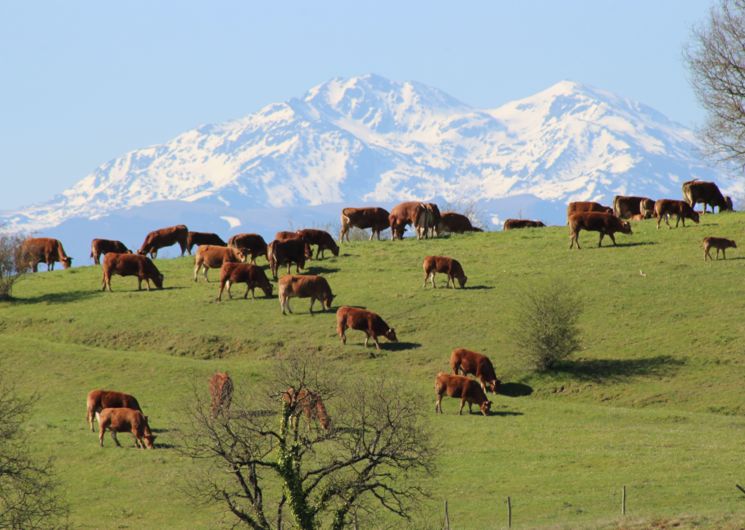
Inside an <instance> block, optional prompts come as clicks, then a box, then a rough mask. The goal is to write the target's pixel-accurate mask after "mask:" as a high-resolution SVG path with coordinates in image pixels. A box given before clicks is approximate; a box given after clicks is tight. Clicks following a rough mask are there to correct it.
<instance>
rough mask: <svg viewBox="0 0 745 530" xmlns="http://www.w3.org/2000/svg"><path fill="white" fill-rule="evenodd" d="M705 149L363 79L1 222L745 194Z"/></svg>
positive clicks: (128, 164) (682, 132)
mask: <svg viewBox="0 0 745 530" xmlns="http://www.w3.org/2000/svg"><path fill="white" fill-rule="evenodd" d="M697 148H698V143H697V140H696V138H695V136H694V134H693V133H692V132H691V131H690V130H688V129H686V128H685V127H683V126H681V125H679V124H677V123H674V122H672V121H670V120H669V119H667V118H666V117H665V116H663V115H662V114H660V113H659V112H657V111H655V110H653V109H651V108H649V107H646V106H644V105H642V104H639V103H636V102H633V101H629V100H627V99H624V98H621V97H619V96H616V95H614V94H611V93H608V92H605V91H603V90H598V89H594V88H590V87H587V86H583V85H580V84H577V83H573V82H569V81H562V82H560V83H557V84H555V85H553V86H551V87H549V88H548V89H546V90H544V91H543V92H539V93H538V94H535V95H533V96H530V97H528V98H525V99H521V100H518V101H513V102H510V103H507V104H505V105H503V106H501V107H498V108H496V109H476V108H473V107H470V106H469V105H467V104H465V103H462V102H460V101H458V100H457V99H455V98H453V97H451V96H449V95H448V94H446V93H444V92H442V91H440V90H438V89H435V88H431V87H428V86H425V85H422V84H420V83H415V82H398V81H391V80H388V79H385V78H383V77H381V76H377V75H364V76H360V77H352V78H349V79H332V80H331V81H328V82H326V83H323V84H321V85H318V86H316V87H314V88H312V89H311V90H309V91H308V92H307V93H306V94H305V95H304V96H303V97H302V98H295V99H291V100H289V101H286V102H283V103H274V104H271V105H267V106H266V107H264V108H262V109H261V110H259V111H258V112H256V113H254V114H252V115H250V116H246V117H244V118H241V119H237V120H234V121H230V122H226V123H222V124H218V125H205V126H201V127H198V128H196V129H193V130H190V131H187V132H185V133H183V134H181V135H179V136H177V137H176V138H174V139H173V140H171V141H169V142H167V143H165V144H162V145H156V146H150V147H146V148H143V149H138V150H135V151H131V152H129V153H126V154H124V155H123V156H121V157H119V158H116V159H114V160H111V161H109V162H107V163H105V164H103V165H101V166H100V167H98V168H97V169H96V170H95V171H93V173H91V174H90V175H88V176H86V177H85V178H84V179H82V180H81V181H79V182H78V183H77V184H75V185H74V186H73V187H72V188H70V189H68V190H66V191H64V192H63V193H62V194H61V195H58V196H56V197H54V198H52V199H51V200H50V201H48V202H45V203H43V204H39V205H35V206H30V207H28V208H23V209H20V210H18V211H15V212H5V213H4V215H2V216H0V223H3V222H5V223H6V225H8V226H9V228H10V229H20V230H25V231H34V230H35V231H38V230H41V229H49V228H51V227H54V226H58V225H60V224H61V223H63V222H66V221H68V225H69V221H71V220H74V219H81V220H88V221H90V220H93V221H95V220H98V219H104V218H105V217H106V216H110V214H112V212H115V211H125V210H133V209H134V210H136V211H137V212H140V213H141V214H142V215H147V216H148V217H149V218H151V220H152V221H153V222H155V221H157V220H160V221H162V222H164V223H165V222H166V218H165V216H164V215H161V216H160V217H159V216H158V211H156V210H155V208H156V206H155V204H156V203H157V204H161V202H160V201H181V202H186V203H192V204H194V205H200V207H199V208H198V211H199V212H200V215H201V216H203V217H201V219H204V220H205V224H206V223H207V221H206V220H207V219H208V218H209V220H210V221H209V222H210V224H211V223H213V222H215V221H217V220H219V221H217V222H219V223H220V226H223V227H224V229H223V230H225V229H228V228H230V229H231V230H233V229H234V230H235V231H238V229H239V227H240V228H241V229H247V228H246V225H247V224H250V219H245V216H242V213H241V212H245V211H248V210H249V209H251V210H252V211H257V209H262V208H267V207H288V206H296V207H309V208H311V209H312V208H314V207H316V206H322V205H328V204H332V203H342V202H344V203H347V204H360V203H384V204H390V203H393V202H396V201H399V200H404V199H430V198H433V197H440V198H443V199H445V200H447V201H450V202H462V201H473V200H474V199H476V200H479V201H483V204H487V205H490V204H491V205H494V204H499V205H500V208H501V210H500V211H499V212H497V211H490V212H487V213H489V214H492V215H493V216H494V217H499V218H504V217H505V216H509V215H516V214H517V213H518V209H517V208H518V207H517V206H516V207H515V209H514V211H511V210H510V206H509V205H510V201H509V200H504V199H509V198H511V197H514V198H515V201H513V202H514V204H515V205H518V204H531V205H532V206H531V210H530V212H531V213H532V214H533V215H534V216H540V215H541V214H542V213H544V210H545V212H550V213H547V214H546V215H550V216H551V217H553V216H554V215H555V213H554V212H556V211H560V209H559V210H557V208H556V203H562V204H563V203H566V202H567V201H569V200H601V201H604V202H610V200H611V199H612V196H613V195H615V194H617V193H621V194H623V193H634V194H643V195H648V196H651V197H662V196H666V197H679V196H680V185H681V183H682V182H683V181H685V180H689V179H691V178H700V179H704V180H715V181H717V182H719V183H720V184H722V185H723V187H724V188H725V189H727V190H729V191H730V192H731V193H735V195H737V196H741V195H743V190H742V189H741V188H737V187H736V186H735V184H733V182H732V181H730V180H728V179H727V177H726V176H725V175H723V174H721V172H720V171H718V170H716V169H713V168H711V167H709V166H708V165H707V164H706V163H705V162H703V161H702V159H701V158H700V156H699V154H698V149H697ZM518 197H522V198H526V197H528V198H531V199H529V200H527V199H526V200H527V202H526V201H522V200H517V198H518ZM544 203H545V204H546V205H549V204H551V206H550V207H548V206H546V208H545V209H544V210H542V209H541V206H540V205H541V204H544ZM169 204H172V202H171V203H169ZM149 205H153V206H152V208H151V209H150V210H148V206H149ZM158 208H160V207H158ZM520 208H521V207H520ZM134 210H133V211H134ZM321 210H323V208H321V209H320V210H319V211H321ZM180 211H181V210H180ZM194 211H196V210H194ZM147 212H149V213H147ZM210 212H212V213H210ZM523 213H525V212H523ZM125 217H126V215H125ZM548 220H549V221H553V222H561V219H548ZM73 224H74V223H73Z"/></svg>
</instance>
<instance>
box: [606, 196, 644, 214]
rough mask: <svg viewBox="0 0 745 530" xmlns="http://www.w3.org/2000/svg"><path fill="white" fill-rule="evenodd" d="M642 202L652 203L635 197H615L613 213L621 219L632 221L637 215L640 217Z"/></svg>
mask: <svg viewBox="0 0 745 530" xmlns="http://www.w3.org/2000/svg"><path fill="white" fill-rule="evenodd" d="M642 201H651V199H648V198H647V197H637V196H634V195H616V196H615V197H613V213H614V214H615V215H616V217H620V218H621V219H630V218H632V217H633V216H635V215H640V214H641V213H642V209H641V204H642Z"/></svg>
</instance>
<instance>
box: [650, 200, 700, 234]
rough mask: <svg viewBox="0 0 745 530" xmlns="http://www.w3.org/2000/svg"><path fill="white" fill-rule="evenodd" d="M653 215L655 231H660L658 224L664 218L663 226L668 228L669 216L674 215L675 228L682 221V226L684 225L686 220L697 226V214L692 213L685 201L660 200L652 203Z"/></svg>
mask: <svg viewBox="0 0 745 530" xmlns="http://www.w3.org/2000/svg"><path fill="white" fill-rule="evenodd" d="M654 214H655V217H657V229H658V230H659V229H660V222H662V218H663V217H664V218H665V224H666V225H667V227H668V228H672V226H670V220H669V218H670V216H671V215H674V216H675V217H676V220H675V228H678V223H680V221H681V220H682V221H683V226H685V225H686V219H690V220H691V221H693V222H694V223H696V224H698V212H696V211H694V210H693V208H692V207H691V205H690V204H688V203H687V202H685V201H675V200H672V199H660V200H658V201H657V202H655V203H654Z"/></svg>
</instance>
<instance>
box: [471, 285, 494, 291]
mask: <svg viewBox="0 0 745 530" xmlns="http://www.w3.org/2000/svg"><path fill="white" fill-rule="evenodd" d="M485 289H494V287H492V286H491V285H472V286H470V287H466V290H467V291H482V290H485Z"/></svg>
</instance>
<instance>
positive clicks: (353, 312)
mask: <svg viewBox="0 0 745 530" xmlns="http://www.w3.org/2000/svg"><path fill="white" fill-rule="evenodd" d="M347 328H350V329H356V330H359V331H364V332H365V348H367V343H368V341H369V340H370V338H372V340H373V342H374V343H375V348H376V349H377V350H378V351H380V343H379V342H378V336H383V337H385V338H386V339H388V340H389V341H391V342H398V338H397V337H396V331H395V330H394V329H393V328H392V327H390V326H388V324H386V323H385V320H383V319H382V318H380V316H379V315H378V314H376V313H373V312H372V311H367V310H365V309H359V308H356V307H349V306H341V307H340V308H339V309H338V310H337V311H336V332H337V333H338V335H339V338H340V339H341V343H342V344H346V343H347V334H346V331H347Z"/></svg>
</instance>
